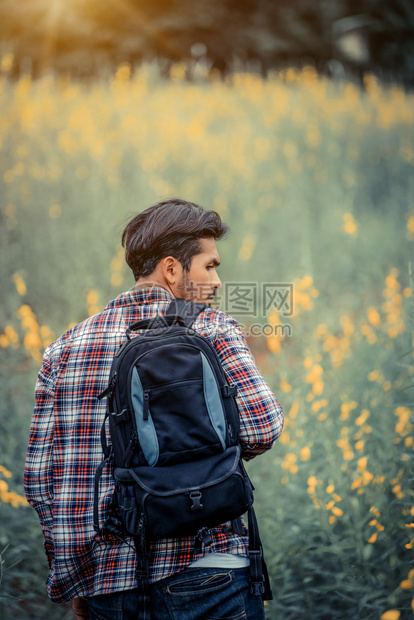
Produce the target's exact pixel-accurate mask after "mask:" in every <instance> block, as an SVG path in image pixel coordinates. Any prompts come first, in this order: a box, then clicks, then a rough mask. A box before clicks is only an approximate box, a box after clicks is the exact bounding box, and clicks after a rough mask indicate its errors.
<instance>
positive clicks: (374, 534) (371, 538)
mask: <svg viewBox="0 0 414 620" xmlns="http://www.w3.org/2000/svg"><path fill="white" fill-rule="evenodd" d="M377 538H378V533H377V532H374V533H373V534H372V536H370V537H369V538H368V542H369V543H374V542H375V541H376V540H377Z"/></svg>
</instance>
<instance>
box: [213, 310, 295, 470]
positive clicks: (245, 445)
mask: <svg viewBox="0 0 414 620" xmlns="http://www.w3.org/2000/svg"><path fill="white" fill-rule="evenodd" d="M226 319H227V320H226V321H225V322H224V323H223V324H222V325H221V326H220V328H219V330H218V332H217V336H216V339H215V340H214V342H213V344H214V347H215V349H216V351H217V354H218V356H219V358H220V361H221V364H222V366H223V370H224V372H225V374H226V376H227V378H228V380H229V382H230V383H235V384H236V385H237V396H236V401H237V405H238V408H239V414H240V442H241V445H242V450H243V457H244V458H245V459H246V460H250V459H251V458H253V457H254V456H257V455H258V454H262V453H263V452H265V451H266V450H269V448H271V447H272V446H273V444H274V442H275V441H276V439H277V438H278V437H279V436H280V434H281V432H282V429H283V409H282V406H281V405H280V403H279V402H278V400H277V399H276V396H275V395H274V394H273V392H272V391H271V389H270V387H269V386H268V385H267V383H266V382H265V380H264V379H263V377H262V376H261V374H260V372H259V369H258V368H257V366H256V363H255V361H254V358H253V355H252V354H251V352H250V350H249V347H248V346H247V342H246V339H245V337H244V335H243V333H242V331H241V328H240V325H239V324H238V323H237V321H235V320H234V319H232V318H231V317H227V316H226Z"/></svg>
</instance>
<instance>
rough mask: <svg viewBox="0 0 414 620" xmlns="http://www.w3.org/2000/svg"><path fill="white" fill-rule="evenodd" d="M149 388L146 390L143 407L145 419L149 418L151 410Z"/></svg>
mask: <svg viewBox="0 0 414 620" xmlns="http://www.w3.org/2000/svg"><path fill="white" fill-rule="evenodd" d="M149 396H150V393H149V390H147V391H146V392H144V407H143V417H144V420H148V412H149Z"/></svg>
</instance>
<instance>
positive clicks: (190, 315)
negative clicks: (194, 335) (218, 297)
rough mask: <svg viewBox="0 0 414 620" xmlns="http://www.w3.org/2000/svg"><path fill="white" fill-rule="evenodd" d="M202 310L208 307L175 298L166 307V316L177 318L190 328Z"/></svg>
mask: <svg viewBox="0 0 414 620" xmlns="http://www.w3.org/2000/svg"><path fill="white" fill-rule="evenodd" d="M204 308H208V305H207V304H202V303H196V302H194V301H188V300H187V299H180V298H179V297H175V298H174V299H173V300H172V302H171V303H170V305H169V306H168V308H167V312H166V315H167V316H168V315H172V316H179V317H181V318H182V319H183V320H184V323H185V325H186V327H191V325H192V324H193V323H194V321H195V320H196V318H197V317H198V315H199V314H200V313H201V312H202V311H203V310H204Z"/></svg>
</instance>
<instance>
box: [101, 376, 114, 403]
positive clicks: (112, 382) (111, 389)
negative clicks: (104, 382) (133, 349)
mask: <svg viewBox="0 0 414 620" xmlns="http://www.w3.org/2000/svg"><path fill="white" fill-rule="evenodd" d="M116 375H117V373H116V371H115V372H114V374H113V375H112V377H111V379H110V381H109V385H108V387H107V388H106V390H104V391H103V392H101V393H100V394H99V395H98V400H102V399H103V398H105V396H108V395H109V394H112V392H113V389H114V387H115V384H116Z"/></svg>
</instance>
